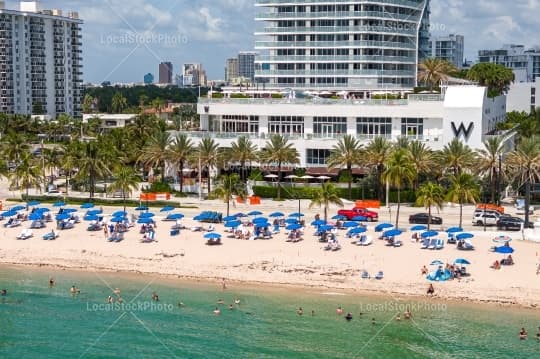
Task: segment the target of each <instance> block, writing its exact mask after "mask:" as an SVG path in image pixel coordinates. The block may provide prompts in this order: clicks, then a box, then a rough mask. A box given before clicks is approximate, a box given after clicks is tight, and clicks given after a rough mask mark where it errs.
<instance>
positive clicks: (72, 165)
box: [60, 141, 83, 197]
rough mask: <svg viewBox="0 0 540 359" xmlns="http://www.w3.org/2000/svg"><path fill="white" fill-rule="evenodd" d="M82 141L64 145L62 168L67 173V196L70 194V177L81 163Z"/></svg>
mask: <svg viewBox="0 0 540 359" xmlns="http://www.w3.org/2000/svg"><path fill="white" fill-rule="evenodd" d="M82 146H83V145H82V143H81V142H77V141H72V142H69V143H68V144H64V145H62V149H61V150H60V152H61V160H60V168H61V169H62V170H63V171H64V172H65V174H66V191H65V196H66V197H67V196H68V195H69V178H70V176H71V173H73V172H74V170H75V169H76V167H77V166H78V163H79V158H80V155H81V154H82Z"/></svg>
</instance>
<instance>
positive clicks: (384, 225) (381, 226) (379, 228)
mask: <svg viewBox="0 0 540 359" xmlns="http://www.w3.org/2000/svg"><path fill="white" fill-rule="evenodd" d="M388 228H394V225H393V224H390V223H381V224H378V225H377V226H376V227H375V232H382V231H383V230H385V229H388Z"/></svg>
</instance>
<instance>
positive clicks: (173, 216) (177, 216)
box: [167, 213, 184, 220]
mask: <svg viewBox="0 0 540 359" xmlns="http://www.w3.org/2000/svg"><path fill="white" fill-rule="evenodd" d="M182 218H184V215H183V214H182V213H171V214H169V215H168V216H167V219H173V220H176V219H182Z"/></svg>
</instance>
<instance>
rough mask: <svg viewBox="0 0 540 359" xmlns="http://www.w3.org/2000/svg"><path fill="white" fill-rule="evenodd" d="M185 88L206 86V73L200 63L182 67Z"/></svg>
mask: <svg viewBox="0 0 540 359" xmlns="http://www.w3.org/2000/svg"><path fill="white" fill-rule="evenodd" d="M182 78H183V86H185V87H189V86H206V71H204V69H203V67H202V65H201V64H199V63H190V64H183V65H182Z"/></svg>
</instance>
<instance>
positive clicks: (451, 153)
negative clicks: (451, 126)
mask: <svg viewBox="0 0 540 359" xmlns="http://www.w3.org/2000/svg"><path fill="white" fill-rule="evenodd" d="M437 156H438V160H439V163H440V164H442V165H443V166H444V167H445V168H446V169H450V170H452V174H453V175H454V176H457V175H459V174H460V173H461V172H462V171H463V170H465V169H469V168H472V167H473V166H474V165H475V160H476V156H475V154H474V152H473V150H472V149H471V148H470V147H469V146H467V145H465V144H463V143H462V142H461V141H460V140H458V139H457V138H454V139H453V140H452V141H451V142H450V143H448V144H447V145H446V146H444V148H443V149H442V151H441V152H439V153H438V154H437Z"/></svg>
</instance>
